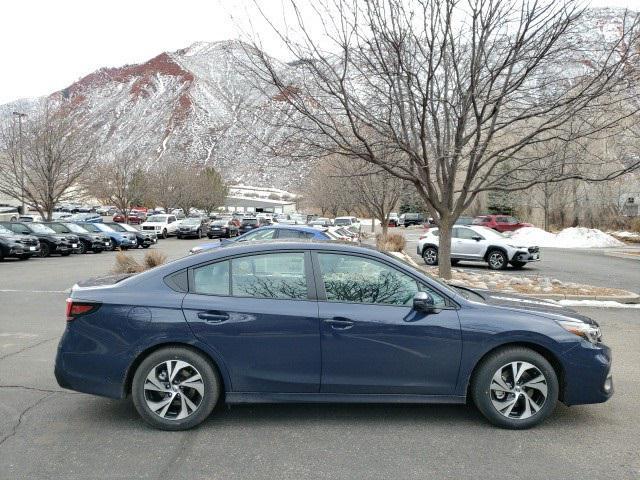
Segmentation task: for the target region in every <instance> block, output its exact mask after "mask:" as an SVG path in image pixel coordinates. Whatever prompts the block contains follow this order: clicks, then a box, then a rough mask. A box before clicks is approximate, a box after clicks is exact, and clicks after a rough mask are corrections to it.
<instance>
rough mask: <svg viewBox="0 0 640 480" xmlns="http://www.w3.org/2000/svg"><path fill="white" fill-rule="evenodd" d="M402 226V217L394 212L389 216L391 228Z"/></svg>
mask: <svg viewBox="0 0 640 480" xmlns="http://www.w3.org/2000/svg"><path fill="white" fill-rule="evenodd" d="M399 224H400V217H399V216H398V214H397V213H395V212H393V213H390V214H389V222H388V225H389V226H390V227H397V226H398V225H399Z"/></svg>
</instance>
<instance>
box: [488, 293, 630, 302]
mask: <svg viewBox="0 0 640 480" xmlns="http://www.w3.org/2000/svg"><path fill="white" fill-rule="evenodd" d="M491 292H492V293H494V292H495V293H509V294H512V295H513V294H514V293H515V294H516V295H521V296H523V297H531V298H541V299H546V300H597V301H609V302H618V303H640V295H638V294H636V293H631V292H629V294H628V295H609V296H607V295H573V294H564V293H539V294H538V293H519V292H504V291H500V290H491Z"/></svg>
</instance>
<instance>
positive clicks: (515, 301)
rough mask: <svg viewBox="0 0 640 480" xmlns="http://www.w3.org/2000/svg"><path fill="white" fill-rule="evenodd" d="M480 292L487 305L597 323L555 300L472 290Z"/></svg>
mask: <svg viewBox="0 0 640 480" xmlns="http://www.w3.org/2000/svg"><path fill="white" fill-rule="evenodd" d="M474 291H475V292H476V293H478V294H480V295H481V296H482V297H483V298H484V300H485V302H486V303H487V304H488V305H492V306H496V307H501V308H506V309H509V310H513V311H517V312H520V313H528V314H531V315H536V316H538V317H544V318H548V319H551V320H568V319H570V320H573V321H581V322H584V323H588V324H590V325H598V323H597V322H596V321H595V320H593V319H592V318H590V317H588V316H586V315H582V314H580V313H578V312H576V311H575V310H572V309H571V308H567V307H565V306H563V305H560V304H558V303H557V302H554V301H552V300H551V301H550V300H545V299H540V298H533V297H526V296H524V295H513V294H509V293H501V292H490V291H488V290H484V291H483V290H477V291H476V290H474Z"/></svg>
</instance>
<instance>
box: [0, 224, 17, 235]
mask: <svg viewBox="0 0 640 480" xmlns="http://www.w3.org/2000/svg"><path fill="white" fill-rule="evenodd" d="M0 235H15V233H13V232H12V231H11V230H9V229H8V228H5V227H3V226H2V225H0Z"/></svg>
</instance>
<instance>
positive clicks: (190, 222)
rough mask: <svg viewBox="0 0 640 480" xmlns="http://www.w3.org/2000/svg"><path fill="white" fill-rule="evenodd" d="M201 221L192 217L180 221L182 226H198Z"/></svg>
mask: <svg viewBox="0 0 640 480" xmlns="http://www.w3.org/2000/svg"><path fill="white" fill-rule="evenodd" d="M200 223H201V220H200V219H199V218H194V217H189V218H185V219H184V220H183V221H182V224H183V225H200Z"/></svg>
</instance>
